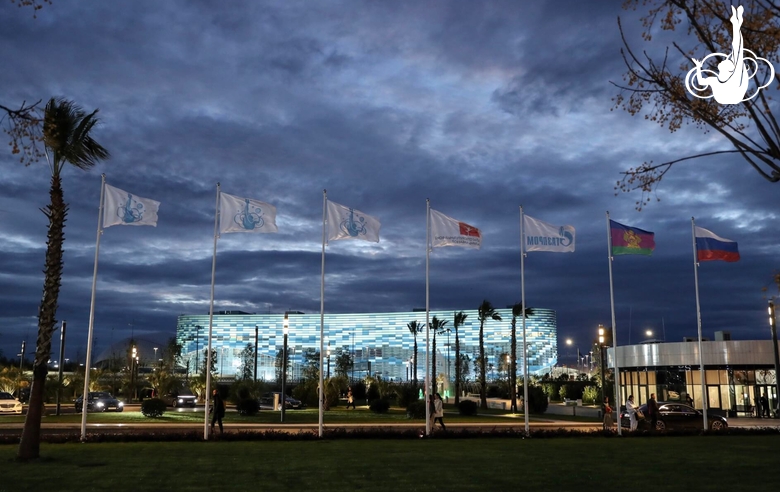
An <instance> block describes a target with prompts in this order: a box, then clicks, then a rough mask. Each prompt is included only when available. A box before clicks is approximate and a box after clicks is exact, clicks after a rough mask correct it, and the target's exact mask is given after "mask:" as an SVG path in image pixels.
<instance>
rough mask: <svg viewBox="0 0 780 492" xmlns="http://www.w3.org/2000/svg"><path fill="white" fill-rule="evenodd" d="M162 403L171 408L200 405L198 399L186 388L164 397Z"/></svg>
mask: <svg viewBox="0 0 780 492" xmlns="http://www.w3.org/2000/svg"><path fill="white" fill-rule="evenodd" d="M161 399H162V401H164V402H165V404H166V405H168V406H169V407H174V408H176V407H194V406H195V405H197V403H198V397H197V396H195V395H193V394H192V392H191V391H190V390H188V389H186V388H183V389H178V390H173V391H171V392H170V393H166V394H164V395H163V396H162V398H161Z"/></svg>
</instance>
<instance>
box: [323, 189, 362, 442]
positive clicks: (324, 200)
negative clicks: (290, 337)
mask: <svg viewBox="0 0 780 492" xmlns="http://www.w3.org/2000/svg"><path fill="white" fill-rule="evenodd" d="M327 209H328V190H322V275H321V277H320V395H319V396H320V409H319V414H320V415H319V436H320V437H322V432H323V429H322V427H323V420H324V413H323V410H324V408H323V401H324V400H325V384H324V382H323V381H324V380H323V378H322V350H323V340H324V336H325V237H326V236H325V220H326V218H327ZM353 357H354V355H353ZM352 363H353V364H354V361H353V362H352Z"/></svg>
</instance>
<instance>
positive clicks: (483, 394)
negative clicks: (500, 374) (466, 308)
mask: <svg viewBox="0 0 780 492" xmlns="http://www.w3.org/2000/svg"><path fill="white" fill-rule="evenodd" d="M484 325H485V322H484V321H482V320H480V321H479V400H480V406H481V408H483V409H485V410H487V407H488V406H487V377H486V376H485V370H486V368H487V364H486V363H485V338H484V337H485V332H484Z"/></svg>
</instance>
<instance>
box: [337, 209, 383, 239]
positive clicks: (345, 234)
mask: <svg viewBox="0 0 780 492" xmlns="http://www.w3.org/2000/svg"><path fill="white" fill-rule="evenodd" d="M327 211H328V241H331V240H334V239H362V240H364V241H371V242H374V243H378V242H379V228H380V227H381V226H382V224H380V223H379V220H378V219H377V218H376V217H371V216H370V215H366V214H364V213H363V212H361V211H360V210H355V209H354V208H348V207H345V206H344V205H339V204H338V203H335V202H331V201H330V200H328V208H327Z"/></svg>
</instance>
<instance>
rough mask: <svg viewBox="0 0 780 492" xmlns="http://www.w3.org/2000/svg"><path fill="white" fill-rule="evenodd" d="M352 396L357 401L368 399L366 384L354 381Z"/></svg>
mask: <svg viewBox="0 0 780 492" xmlns="http://www.w3.org/2000/svg"><path fill="white" fill-rule="evenodd" d="M352 396H353V397H354V398H355V401H358V400H365V399H366V384H365V383H364V382H363V381H354V382H353V383H352Z"/></svg>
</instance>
